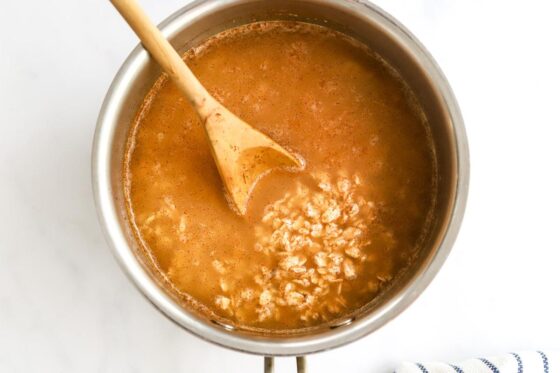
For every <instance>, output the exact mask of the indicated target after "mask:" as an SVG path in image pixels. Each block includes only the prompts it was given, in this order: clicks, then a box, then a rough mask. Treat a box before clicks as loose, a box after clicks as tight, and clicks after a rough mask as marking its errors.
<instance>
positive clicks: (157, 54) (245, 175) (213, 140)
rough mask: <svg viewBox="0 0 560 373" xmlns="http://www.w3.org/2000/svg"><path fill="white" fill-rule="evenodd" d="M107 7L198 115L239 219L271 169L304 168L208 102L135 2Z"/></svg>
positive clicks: (124, 0) (128, 0)
mask: <svg viewBox="0 0 560 373" xmlns="http://www.w3.org/2000/svg"><path fill="white" fill-rule="evenodd" d="M111 3H113V5H114V6H115V8H117V10H118V11H119V13H120V14H121V15H122V16H123V18H124V19H125V20H126V21H127V22H128V24H129V25H130V27H131V28H132V29H133V30H134V32H135V33H136V34H137V35H138V37H139V38H140V41H141V42H142V44H143V45H144V47H145V48H146V49H147V50H148V52H149V53H150V54H151V55H152V57H154V58H155V60H156V61H157V62H158V63H159V64H160V66H161V67H162V68H163V70H164V71H165V72H166V73H167V74H168V75H169V77H171V79H172V80H173V81H174V82H175V84H176V85H177V87H178V88H179V89H180V90H181V91H182V92H183V93H184V95H185V96H186V97H187V98H188V99H189V101H190V102H191V104H192V105H193V106H194V108H195V110H196V111H197V112H198V115H199V116H200V118H201V119H202V121H203V123H204V127H205V128H206V133H207V135H208V139H209V140H210V144H211V148H212V154H213V156H214V160H215V162H216V165H217V166H218V171H219V172H220V175H221V177H222V181H223V183H224V186H225V189H226V191H227V194H226V196H228V197H229V198H228V200H229V202H230V205H231V206H232V207H233V208H234V210H236V212H238V213H239V214H241V215H245V213H246V212H247V204H248V201H249V198H250V196H251V191H252V189H253V188H254V186H255V184H256V183H257V181H258V180H259V179H260V178H261V177H262V176H264V175H265V174H267V173H268V172H270V171H271V170H272V169H275V168H280V167H282V168H288V169H293V170H301V169H303V168H304V162H303V160H302V159H300V158H299V157H297V156H295V155H294V154H292V153H290V152H289V151H287V150H286V149H284V148H283V147H281V146H280V145H278V144H277V143H276V142H275V141H274V140H272V139H271V138H270V137H268V136H266V135H265V134H263V133H261V132H259V131H257V130H256V129H254V128H253V127H251V126H250V125H249V124H247V123H245V122H244V121H243V120H241V119H240V118H238V117H237V116H235V115H234V114H233V113H232V112H230V111H229V110H228V109H226V108H225V107H224V106H223V105H222V104H220V103H219V102H218V101H217V100H216V99H215V98H214V97H212V96H211V95H210V94H209V93H208V91H207V90H206V89H205V88H204V87H203V86H202V84H201V83H200V82H199V81H198V79H197V78H196V77H195V76H194V74H193V72H192V71H191V70H190V69H189V68H188V67H187V65H186V63H185V62H184V61H183V60H182V59H181V57H180V56H179V54H178V53H177V52H176V51H175V49H173V47H172V46H171V44H169V42H168V41H167V39H165V37H164V36H163V35H162V34H161V32H160V31H159V30H158V28H157V27H156V26H155V25H154V24H153V23H152V22H151V21H150V20H149V18H148V16H147V15H146V13H144V11H143V10H142V9H141V8H140V6H139V5H138V3H137V2H136V1H135V0H111Z"/></svg>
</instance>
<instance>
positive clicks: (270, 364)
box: [264, 356, 307, 373]
mask: <svg viewBox="0 0 560 373" xmlns="http://www.w3.org/2000/svg"><path fill="white" fill-rule="evenodd" d="M296 364H297V373H305V372H306V371H307V363H306V361H305V356H297V357H296ZM264 373H274V356H265V357H264Z"/></svg>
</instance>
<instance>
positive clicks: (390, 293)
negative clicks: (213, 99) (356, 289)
mask: <svg viewBox="0 0 560 373" xmlns="http://www.w3.org/2000/svg"><path fill="white" fill-rule="evenodd" d="M359 6H363V5H360V4H355V3H352V2H346V3H344V2H332V3H331V2H328V1H306V2H302V1H292V0H266V1H238V2H231V1H223V2H221V3H220V4H216V3H215V2H211V3H210V4H209V5H206V4H205V3H203V2H198V3H195V4H194V5H191V7H195V8H196V9H195V11H193V12H187V13H181V14H178V15H177V16H176V17H175V18H174V19H172V20H171V21H170V22H168V23H167V24H166V26H165V30H166V33H167V35H168V36H169V37H170V38H171V42H172V44H173V46H174V47H175V48H176V49H178V50H179V51H180V52H184V51H186V50H187V49H189V48H190V47H192V46H194V45H197V44H198V43H199V42H201V41H202V40H204V39H206V38H207V37H209V36H211V35H213V34H216V33H218V32H220V31H223V30H225V29H228V28H231V27H234V26H237V25H241V24H245V23H249V22H252V21H262V20H278V19H283V20H299V21H305V22H311V23H317V24H321V25H325V26H328V27H331V28H334V29H336V30H339V31H342V32H344V33H346V34H348V35H350V36H353V37H355V38H356V39H358V40H360V41H362V42H364V43H365V44H367V45H368V46H370V47H371V48H372V49H373V50H374V51H376V52H377V53H379V54H380V55H381V56H382V57H383V58H384V59H385V60H386V61H387V62H389V64H391V65H392V66H393V67H394V68H396V69H397V70H398V71H399V73H400V74H401V75H402V77H403V78H404V79H405V80H406V81H407V83H408V84H409V86H410V87H411V88H412V90H413V91H414V93H415V95H416V97H417V99H418V100H419V101H420V104H421V106H422V107H423V108H424V111H425V114H426V115H427V118H428V122H429V125H430V127H431V131H432V134H433V136H434V140H435V147H436V158H437V165H438V179H437V184H438V185H437V188H438V197H437V203H436V205H437V207H436V216H435V224H434V225H433V228H432V229H431V231H430V233H429V235H428V238H427V239H426V240H425V245H424V248H423V249H422V250H421V251H420V253H419V256H418V260H417V262H416V264H415V265H413V266H412V268H409V269H408V270H407V271H406V272H405V273H404V274H403V275H402V276H401V278H400V280H399V281H397V282H395V284H394V285H393V286H392V287H391V288H390V289H388V290H387V291H386V292H385V293H384V294H383V295H382V296H380V297H378V298H377V299H376V301H375V302H373V303H371V304H370V305H368V306H367V307H365V308H364V309H362V310H360V311H359V312H357V313H356V314H355V315H353V319H354V322H359V321H360V319H361V318H362V317H364V316H366V315H368V314H371V313H372V312H375V310H377V309H379V308H380V307H382V306H383V305H384V304H386V303H387V302H388V301H389V300H391V299H394V298H395V297H396V296H398V293H400V292H402V291H403V289H404V288H406V287H407V286H409V285H410V284H411V283H412V282H413V281H414V279H415V277H416V276H417V275H418V273H420V272H422V271H423V269H424V268H426V267H427V266H428V264H429V263H430V261H431V260H432V258H433V256H434V255H435V253H436V252H437V249H438V248H439V246H440V243H441V240H442V239H443V236H444V235H445V232H446V229H447V226H448V223H449V220H450V217H451V211H452V208H453V204H454V200H455V191H456V184H457V166H456V165H457V156H456V150H455V149H456V144H455V137H454V131H453V124H452V121H451V118H450V116H449V114H448V111H447V108H446V103H445V102H444V101H443V98H442V95H441V92H440V91H439V90H438V88H437V87H436V86H435V84H434V83H433V80H432V78H431V77H430V72H429V71H426V70H425V69H424V68H423V67H422V66H423V62H424V61H423V58H424V55H423V52H422V51H421V50H420V49H418V50H414V49H411V47H410V45H409V46H408V47H405V45H404V44H403V42H402V35H397V34H395V33H393V32H391V31H389V28H388V26H389V24H390V23H391V21H390V20H388V19H386V18H383V17H381V16H379V17H378V18H375V16H372V15H371V14H369V15H365V14H363V12H360V11H356V7H359ZM172 18H173V17H172ZM185 25H186V26H185ZM123 74H124V75H123V76H122V78H124V79H125V80H126V81H127V82H128V84H126V85H124V86H123V88H122V89H124V90H125V91H124V92H123V94H122V97H121V98H120V100H121V103H120V111H119V112H118V113H117V117H118V125H117V126H116V128H115V132H114V136H113V143H112V158H111V165H110V168H111V170H110V174H111V181H112V185H111V188H112V193H113V196H114V199H115V203H116V205H117V209H118V212H119V220H120V224H121V228H122V230H123V231H125V232H127V235H128V240H129V246H130V247H132V248H135V249H136V250H137V254H138V250H139V248H138V245H137V244H136V241H135V239H134V238H133V235H132V233H131V230H130V228H129V224H128V221H127V215H126V211H125V206H124V201H123V199H124V197H123V192H122V179H121V178H122V161H123V154H124V149H125V144H126V138H127V134H128V130H129V127H130V125H131V123H132V121H133V119H134V117H135V115H136V113H137V111H138V108H139V107H140V105H141V103H142V101H143V99H144V96H145V95H146V93H147V92H148V91H149V89H150V88H151V86H152V85H153V83H154V82H155V80H156V79H157V78H158V76H159V75H160V74H161V70H160V68H159V67H158V66H157V65H156V64H155V63H154V62H153V61H151V60H150V59H149V57H148V55H147V53H146V52H144V51H142V52H141V53H140V54H139V55H138V56H136V58H134V59H132V60H129V62H128V64H127V65H125V67H124V68H123ZM137 257H138V260H140V261H142V263H143V265H144V266H145V267H150V263H146V262H145V256H144V255H141V254H138V255H137ZM148 272H150V273H152V272H151V271H148ZM151 275H152V276H154V275H153V273H152V274H151ZM154 280H156V281H157V282H158V283H159V284H162V279H160V278H154ZM170 295H171V296H173V294H170ZM192 316H193V317H195V318H199V319H201V320H203V322H207V323H209V325H211V324H210V322H209V321H208V320H204V319H202V318H200V317H199V316H198V315H196V314H194V313H193V315H192ZM343 321H347V320H343ZM342 324H344V323H342ZM214 327H220V326H214ZM345 327H346V325H343V326H340V328H345ZM331 329H332V327H331V328H329V327H325V328H323V329H321V328H320V329H313V330H310V331H308V333H315V334H317V333H329V332H332V330H331ZM283 337H284V338H285V337H286V336H283Z"/></svg>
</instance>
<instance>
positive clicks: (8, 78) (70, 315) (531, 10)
mask: <svg viewBox="0 0 560 373" xmlns="http://www.w3.org/2000/svg"><path fill="white" fill-rule="evenodd" d="M184 2H185V0H163V1H162V0H159V1H158V0H142V3H143V4H144V5H145V6H146V8H147V9H148V10H149V13H150V14H151V15H152V16H153V18H154V19H156V20H158V21H160V20H162V19H163V18H164V17H165V16H166V15H168V14H170V13H171V12H172V11H174V10H176V9H178V8H179V7H180V6H181V5H183V4H184ZM32 3H33V5H32ZM32 3H31V2H29V1H18V0H2V1H1V2H0V121H1V124H0V126H1V127H0V371H1V372H26V373H28V372H81V373H89V372H138V373H140V372H142V373H144V372H260V371H261V364H262V361H261V358H260V357H257V356H250V355H245V354H241V353H237V352H233V351H229V350H226V349H224V348H220V347H217V346H214V345H211V344H209V343H207V342H204V341H202V340H200V339H198V338H196V337H194V336H192V335H190V334H188V333H186V332H185V331H183V330H181V329H179V328H178V327H177V326H175V325H174V324H173V323H171V322H170V321H169V320H167V319H166V318H164V317H162V316H161V315H160V314H159V313H158V312H157V311H156V310H155V309H154V307H152V306H151V305H150V304H149V303H148V302H146V301H145V300H144V298H143V297H142V296H141V295H140V293H139V292H138V291H136V289H135V288H134V287H133V286H132V284H131V283H130V282H129V281H128V280H127V278H126V277H125V276H124V275H123V273H122V272H121V271H120V269H119V267H118V266H117V264H116V262H115V260H114V259H113V257H112V255H111V253H110V251H109V249H108V248H107V246H106V244H105V241H104V239H103V237H102V234H101V231H100V228H99V226H98V222H97V217H96V214H95V211H94V206H93V201H92V192H91V187H90V184H91V183H90V150H91V141H92V135H93V131H94V127H95V121H96V117H97V113H98V110H99V107H100V105H101V102H102V100H103V97H104V94H105V92H106V90H107V88H108V86H109V84H110V82H111V80H112V79H113V76H114V74H115V73H116V71H117V69H118V67H119V66H120V64H121V63H122V61H123V60H124V58H125V57H126V56H127V54H128V53H129V51H130V50H131V49H132V48H133V46H134V45H136V43H137V40H136V38H135V36H134V35H133V34H132V33H131V32H130V31H129V30H128V29H127V27H126V26H125V24H124V23H123V21H122V20H121V19H120V18H119V16H118V15H117V14H116V12H115V11H114V10H113V9H112V8H111V6H110V5H109V2H108V1H100V0H80V1H75V0H61V1H56V2H55V1H35V2H32ZM378 3H379V4H380V5H381V6H382V7H383V8H384V9H386V10H387V11H389V12H390V13H392V14H393V15H394V16H395V17H397V18H398V19H399V20H400V21H401V22H403V23H404V24H405V25H406V26H407V27H408V28H409V29H410V30H411V31H412V32H413V33H415V34H416V36H418V37H419V39H420V40H421V41H422V42H423V43H424V44H425V45H426V46H427V47H428V49H429V50H430V51H431V52H432V54H433V55H434V57H435V58H436V60H437V61H438V62H439V64H440V65H441V67H442V69H443V70H444V72H445V73H446V75H447V77H448V79H449V81H450V82H451V85H452V87H453V89H454V91H455V94H456V96H457V99H458V101H459V104H460V105H461V108H462V111H463V115H464V118H465V122H466V127H467V132H468V136H469V142H470V149H471V164H472V173H471V187H470V195H469V201H468V207H467V212H466V216H465V219H464V223H463V226H462V229H461V233H460V235H459V238H458V240H457V243H456V245H455V247H454V249H453V251H452V253H451V255H450V257H449V259H448V261H447V262H446V264H445V265H444V267H443V269H442V270H441V272H440V273H439V274H438V276H437V277H436V279H435V280H434V281H433V283H432V284H431V285H430V286H429V288H428V289H427V290H426V291H425V293H424V294H423V295H422V296H421V297H420V298H419V299H418V300H417V301H416V302H415V303H414V304H413V305H412V306H411V307H410V308H409V309H407V310H406V311H405V312H404V313H403V314H402V315H401V316H399V317H398V318H397V319H395V320H394V321H393V322H391V323H389V324H388V325H386V326H385V327H383V328H382V329H380V330H379V331H377V332H375V333H374V334H371V335H370V336H368V337H366V338H363V339H362V340H359V341H358V342H355V343H353V344H351V345H349V346H346V347H343V348H339V349H336V350H334V351H330V352H326V353H321V354H317V355H313V356H310V357H309V359H308V361H309V362H308V364H309V370H310V372H342V371H344V372H356V373H357V372H368V373H373V372H390V371H392V370H393V369H394V367H395V365H396V364H397V363H398V362H399V361H402V360H434V359H443V360H451V361H453V360H457V359H463V358H467V357H472V356H480V355H488V354H498V353H503V352H508V351H513V350H524V349H529V350H531V349H560V339H559V337H558V336H559V332H560V323H559V321H558V318H559V316H560V300H559V298H560V292H559V290H558V287H559V284H560V235H559V231H560V218H559V216H560V166H559V162H560V145H559V144H560V119H559V118H560V114H559V108H560V89H559V87H560V73H559V68H560V41H559V40H560V21H559V17H560V4H559V3H558V2H555V1H547V0H542V1H531V2H521V1H506V0H502V1H497V0H496V1H485V0H476V1H459V0H457V1H445V0H422V1H419V0H406V1H395V0H383V1H378ZM292 365H294V363H293V361H292V360H291V359H279V360H278V362H277V367H278V368H277V372H292V371H295V369H294V368H295V366H292Z"/></svg>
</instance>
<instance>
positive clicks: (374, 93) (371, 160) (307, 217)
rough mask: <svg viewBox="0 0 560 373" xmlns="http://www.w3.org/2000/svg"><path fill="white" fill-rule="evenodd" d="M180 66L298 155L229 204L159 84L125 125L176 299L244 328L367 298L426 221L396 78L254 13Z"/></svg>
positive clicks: (418, 166)
mask: <svg viewBox="0 0 560 373" xmlns="http://www.w3.org/2000/svg"><path fill="white" fill-rule="evenodd" d="M185 60H186V62H187V63H188V65H189V67H190V68H191V69H192V70H193V71H194V73H195V74H196V76H197V77H198V78H199V79H200V80H201V82H202V83H203V84H204V86H205V87H207V89H208V90H209V92H210V93H211V94H212V95H213V96H214V97H216V98H217V99H218V100H219V101H220V102H222V103H223V104H224V105H225V106H226V107H227V108H228V109H230V110H231V111H232V112H233V113H235V114H236V115H238V116H239V117H241V118H242V119H243V120H245V121H246V122H248V123H250V124H251V125H253V126H254V127H256V128H257V129H258V130H260V131H262V132H264V133H265V134H267V135H269V136H270V137H272V138H273V139H274V140H275V141H277V142H278V143H280V144H281V145H282V146H285V147H286V148H288V149H290V150H292V151H293V152H295V153H297V154H299V155H300V156H302V157H303V158H304V159H305V161H306V169H305V171H304V172H300V173H289V172H285V171H276V172H273V173H271V174H270V175H268V176H266V177H265V178H264V179H263V180H262V181H260V182H259V183H258V185H257V187H256V189H255V191H254V194H253V197H252V199H251V201H250V202H249V209H248V214H247V216H245V217H240V216H238V215H236V214H235V213H234V212H233V211H232V210H231V209H230V208H229V206H228V203H227V202H226V199H225V197H224V191H223V187H222V183H221V180H220V177H219V175H218V172H217V169H216V167H215V165H214V161H213V158H212V155H211V152H210V148H209V145H208V142H207V139H206V135H205V132H204V129H203V126H202V123H201V122H200V120H199V118H198V117H197V115H196V113H195V112H194V110H193V109H192V108H191V106H190V105H189V103H188V101H187V100H186V99H185V98H184V97H183V96H182V95H181V93H180V92H179V91H178V90H177V89H176V87H175V86H174V85H173V83H172V82H170V81H169V80H167V79H166V78H165V77H162V78H160V79H159V80H158V81H157V83H156V84H155V85H154V87H153V88H152V90H151V91H150V93H149V94H148V95H147V97H146V99H145V102H144V104H143V106H142V108H141V110H140V111H139V114H138V116H137V118H136V121H135V123H134V126H133V128H132V130H131V132H130V137H129V141H128V150H127V157H126V160H125V164H124V178H125V195H126V196H127V204H128V209H129V215H130V218H131V224H132V226H133V228H134V231H135V232H136V234H137V238H138V240H139V242H140V243H141V244H142V246H143V247H144V249H145V251H146V254H147V256H148V257H149V258H151V259H152V260H153V262H154V264H155V268H157V270H158V271H160V272H161V274H162V275H163V277H164V278H165V279H166V282H167V285H168V286H169V288H170V290H171V291H173V292H175V293H176V294H180V295H181V297H182V298H183V299H184V300H185V306H186V307H190V308H192V309H196V310H199V311H200V312H203V313H204V314H206V315H209V316H211V317H216V318H221V319H225V320H228V321H229V322H231V323H234V324H236V325H238V326H240V327H243V328H248V329H265V330H271V331H273V330H287V329H297V328H303V327H309V326H314V325H319V324H321V323H324V322H329V321H332V320H335V319H337V318H339V317H342V316H344V315H346V314H348V313H351V312H352V311H354V310H356V309H358V308H360V307H361V306H363V305H365V304H366V303H368V302H370V301H372V300H373V299H374V298H375V297H376V296H378V295H379V294H380V292H381V291H382V290H383V289H384V288H385V287H387V286H388V285H389V284H390V283H391V282H392V281H393V279H394V278H395V276H397V275H398V273H400V272H401V271H403V270H405V269H406V268H407V266H408V265H409V264H410V262H411V261H412V260H414V257H415V254H416V253H417V251H418V249H419V247H420V246H421V244H422V239H423V236H424V233H425V232H426V230H427V229H428V228H429V227H430V224H431V216H432V212H433V208H434V198H435V193H436V191H435V187H434V185H435V177H436V166H435V161H434V158H435V157H434V150H433V143H432V139H431V137H430V133H429V130H428V126H427V123H426V122H425V119H424V115H423V114H422V111H421V109H420V108H419V107H418V105H417V104H416V100H415V99H414V96H413V94H412V92H411V91H410V90H409V89H408V88H407V86H406V84H405V83H404V82H403V81H402V79H401V78H400V77H399V75H398V74H397V73H396V72H395V71H394V70H393V69H392V68H391V67H390V66H388V65H387V64H386V63H385V62H384V61H383V60H382V59H381V58H379V57H378V56H376V55H375V53H373V52H372V51H371V50H369V49H368V48H367V47H365V46H364V45H362V44H360V43H358V42H357V41H355V40H353V39H351V38H349V37H347V36H344V35H342V34H339V33H337V32H334V31H331V30H329V29H327V28H324V27H321V26H316V25H310V24H304V23H295V22H283V21H282V22H280V21H278V22H261V23H255V24H251V25H246V26H242V27H239V28H235V29H232V30H228V31H226V32H224V33H221V34H219V35H217V36H214V37H212V38H210V39H209V40H207V41H206V42H204V43H202V44H201V45H200V46H198V47H196V48H194V49H192V50H191V51H189V52H188V53H187V55H186V56H185Z"/></svg>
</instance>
